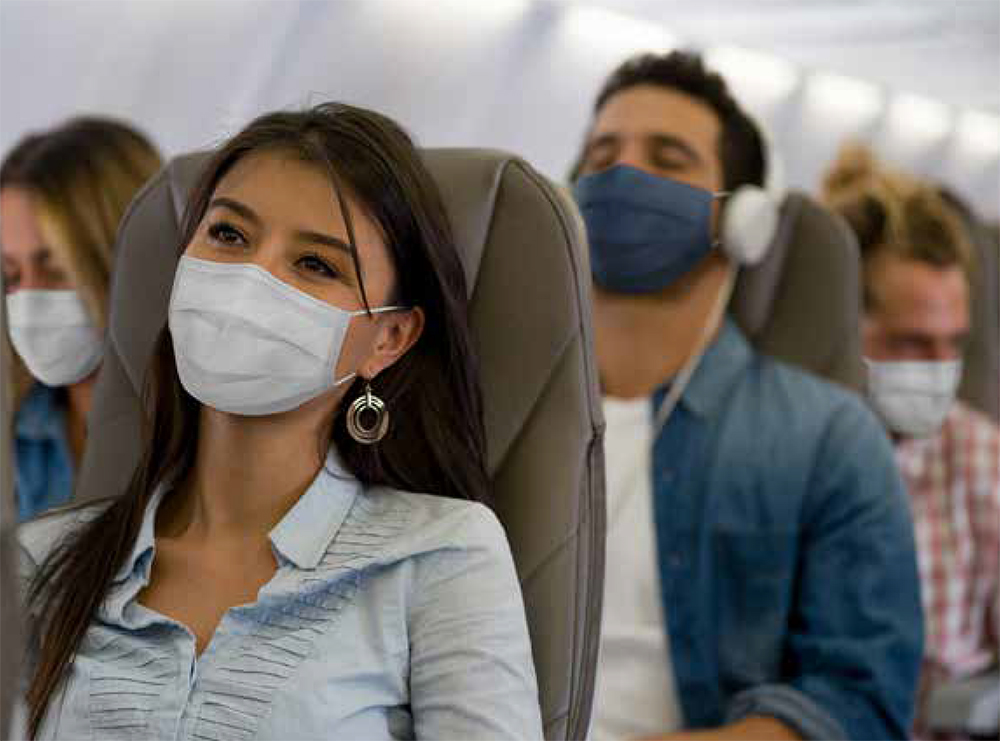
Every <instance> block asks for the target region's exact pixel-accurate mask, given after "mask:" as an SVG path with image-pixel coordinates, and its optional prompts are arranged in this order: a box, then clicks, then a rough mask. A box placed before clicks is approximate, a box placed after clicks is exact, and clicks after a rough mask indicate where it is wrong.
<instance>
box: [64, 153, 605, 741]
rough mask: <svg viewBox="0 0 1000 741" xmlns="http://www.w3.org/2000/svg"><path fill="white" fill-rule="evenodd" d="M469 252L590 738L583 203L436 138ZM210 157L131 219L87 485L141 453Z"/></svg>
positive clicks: (536, 560)
mask: <svg viewBox="0 0 1000 741" xmlns="http://www.w3.org/2000/svg"><path fill="white" fill-rule="evenodd" d="M425 161H426V162H427V165H428V167H429V168H430V170H431V172H432V173H433V175H434V176H435V178H436V179H437V181H438V183H439V185H440V187H441V190H442V193H443V196H444V200H445V204H446V207H447V209H448V213H449V216H450V219H451V222H452V226H453V229H454V232H455V236H456V240H457V243H458V245H459V249H460V251H461V253H462V256H463V261H464V264H465V267H466V273H467V276H468V278H469V286H470V291H471V296H472V308H471V312H472V326H473V330H474V332H475V335H476V339H477V343H478V348H479V352H480V354H481V359H482V368H483V387H484V389H485V395H486V399H485V402H486V427H487V436H488V444H489V466H490V472H491V474H492V476H493V481H494V486H495V499H496V509H497V513H498V515H499V517H500V519H501V521H502V522H503V523H504V525H505V527H506V528H507V533H508V536H509V538H510V541H511V545H512V549H513V552H514V557H515V560H516V562H517V567H518V572H519V574H520V577H521V583H522V587H523V590H524V597H525V601H526V604H527V610H528V621H529V625H530V629H531V637H532V643H533V648H534V655H535V665H536V668H537V672H538V679H539V685H540V693H541V704H542V716H543V720H544V723H545V733H546V737H547V738H551V739H566V738H582V737H584V735H585V734H586V730H587V724H588V721H589V717H590V703H591V694H592V690H593V683H594V672H595V665H596V660H597V646H598V630H599V619H598V617H599V615H600V606H601V595H602V583H603V582H602V578H603V558H604V541H603V533H604V511H605V510H604V476H603V453H602V447H601V435H602V430H603V422H602V419H601V412H600V405H599V399H598V390H597V388H598V387H597V378H596V371H595V366H594V364H593V361H592V356H593V353H592V343H593V340H592V334H591V329H590V323H589V315H588V312H589V305H590V298H589V290H590V288H589V286H590V277H589V269H588V266H587V262H586V259H585V254H586V249H585V243H584V240H583V237H582V231H581V230H580V226H579V222H578V221H577V220H576V218H577V217H576V214H575V211H574V210H573V209H572V207H571V206H570V205H568V204H567V203H566V201H565V197H564V196H563V195H562V194H561V193H559V192H557V191H556V189H555V188H553V187H552V186H551V185H549V184H548V183H547V182H546V181H545V180H544V179H543V178H541V177H540V176H539V175H538V174H537V173H536V172H534V171H533V170H532V169H531V168H530V167H529V166H528V165H527V164H525V163H524V162H522V161H520V160H518V159H516V158H514V157H511V156H509V155H506V154H502V153H499V152H489V151H481V150H455V149H453V150H447V149H440V150H427V151H426V152H425ZM204 162H205V156H204V155H192V156H188V157H182V158H179V159H176V160H174V161H173V162H172V163H170V164H169V165H168V166H167V167H166V169H165V170H164V171H163V172H161V173H160V175H159V176H157V178H156V179H155V180H154V181H153V182H151V183H150V184H149V185H148V186H147V187H146V188H145V189H144V190H143V192H142V193H141V194H140V195H139V196H137V198H136V200H135V202H134V203H133V204H132V206H131V208H130V210H129V213H128V214H127V215H126V217H125V220H124V221H123V223H122V226H121V230H120V232H119V243H118V254H117V265H116V270H115V281H114V286H113V289H112V299H111V315H110V330H109V340H108V347H107V354H106V359H105V362H104V366H103V367H102V370H101V373H100V377H99V380H98V382H97V387H96V390H95V397H94V409H93V411H92V412H91V416H90V420H89V428H90V437H89V440H88V445H87V452H86V457H85V460H84V464H83V469H82V472H81V476H80V482H79V489H78V497H80V498H82V499H89V498H94V497H102V496H107V495H114V494H117V493H119V492H121V491H122V489H123V487H124V486H125V484H126V481H127V479H128V477H129V474H130V473H131V471H132V469H133V467H134V466H135V464H136V459H137V455H138V451H139V407H138V394H139V391H140V389H141V386H142V379H143V371H144V369H145V367H146V365H147V362H148V360H149V357H150V354H151V350H152V347H153V343H154V340H155V337H156V335H157V332H158V331H159V330H160V328H161V327H162V326H164V324H165V322H166V316H167V302H168V298H169V293H170V287H171V284H172V280H173V275H174V269H175V264H176V260H177V247H178V241H179V235H178V221H179V217H180V215H181V212H182V209H183V205H184V203H185V198H186V194H187V192H188V190H189V188H190V187H191V185H192V181H193V180H194V178H195V176H196V175H197V173H198V171H199V170H200V168H201V167H203V166H204Z"/></svg>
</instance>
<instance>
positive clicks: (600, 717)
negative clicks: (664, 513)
mask: <svg viewBox="0 0 1000 741" xmlns="http://www.w3.org/2000/svg"><path fill="white" fill-rule="evenodd" d="M604 418H605V420H606V422H607V431H606V434H605V443H604V459H605V468H606V471H607V507H608V534H607V554H606V568H605V577H604V621H603V626H602V629H601V654H600V660H599V663H598V669H597V687H596V692H595V696H594V717H593V720H592V723H591V734H590V735H591V738H593V739H595V741H605V740H609V739H624V738H636V737H639V736H650V735H655V734H662V733H669V732H670V731H676V730H678V729H680V728H681V726H682V724H683V715H682V713H681V709H680V704H679V701H678V698H677V689H676V687H675V680H674V672H673V666H672V665H671V661H670V646H669V642H668V639H667V630H666V621H665V618H664V615H663V607H662V602H661V599H660V575H659V569H658V567H657V560H656V533H655V529H654V522H653V492H652V474H651V470H652V469H651V463H650V442H651V440H650V438H651V437H652V434H653V429H652V428H653V410H652V404H651V402H650V400H649V398H648V397H644V398H641V399H629V400H624V399H615V398H611V397H605V398H604Z"/></svg>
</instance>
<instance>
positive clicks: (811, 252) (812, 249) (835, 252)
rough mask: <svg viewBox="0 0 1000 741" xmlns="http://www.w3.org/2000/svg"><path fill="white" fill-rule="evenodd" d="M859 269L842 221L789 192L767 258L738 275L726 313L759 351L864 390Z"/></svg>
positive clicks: (855, 248) (852, 242) (854, 248)
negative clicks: (734, 320)
mask: <svg viewBox="0 0 1000 741" xmlns="http://www.w3.org/2000/svg"><path fill="white" fill-rule="evenodd" d="M859 271H860V258H859V255H858V246H857V242H856V241H855V239H854V236H853V234H852V233H851V231H850V229H849V228H848V227H847V225H846V224H845V223H844V222H843V220H841V219H840V217H838V216H835V215H834V214H832V213H831V212H830V211H828V210H827V209H825V208H824V207H822V206H820V205H819V204H818V203H816V202H815V201H813V200H812V199H811V198H809V197H808V196H806V195H804V194H802V193H796V192H793V193H789V194H788V196H787V197H786V198H785V200H784V202H783V203H782V206H781V217H780V220H779V225H778V231H777V233H776V235H775V238H774V241H773V242H772V244H771V248H770V250H769V251H768V254H767V256H766V257H765V259H764V260H763V261H762V262H761V263H759V264H758V265H755V266H754V267H751V268H745V269H744V270H743V271H742V272H741V273H740V277H739V280H738V281H737V283H736V290H735V292H734V294H733V299H732V302H731V303H730V313H731V314H732V316H733V317H734V318H735V319H736V322H737V323H738V324H739V325H740V326H741V327H742V328H743V330H744V331H745V332H746V333H747V335H748V337H749V338H750V342H751V343H752V344H753V345H754V347H756V348H757V349H758V350H760V351H761V352H764V353H766V354H768V355H770V356H772V357H775V358H778V359H780V360H783V361H785V362H788V363H792V364H794V365H797V366H799V367H801V368H805V369H806V370H808V371H811V372H813V373H815V374H816V375H819V376H822V377H824V378H827V379H829V380H832V381H836V382H837V383H840V384H842V385H844V386H847V387H848V388H852V389H854V390H856V391H862V390H863V388H864V375H863V369H862V365H861V337H860V327H861V325H860V321H861V320H860V310H861V294H860V286H861V282H860V280H861V279H860V274H859Z"/></svg>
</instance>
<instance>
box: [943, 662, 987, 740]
mask: <svg viewBox="0 0 1000 741" xmlns="http://www.w3.org/2000/svg"><path fill="white" fill-rule="evenodd" d="M927 723H928V726H929V727H930V730H931V731H933V732H935V733H938V732H940V733H949V734H954V733H960V734H963V735H966V736H967V737H968V738H974V739H975V738H997V735H998V733H1000V669H997V668H994V669H992V670H990V671H989V672H988V673H986V674H978V675H976V676H974V677H968V678H965V679H956V680H953V681H951V682H947V683H945V684H942V685H941V686H939V687H937V688H936V689H934V690H933V691H932V692H931V694H930V697H929V698H928V703H927Z"/></svg>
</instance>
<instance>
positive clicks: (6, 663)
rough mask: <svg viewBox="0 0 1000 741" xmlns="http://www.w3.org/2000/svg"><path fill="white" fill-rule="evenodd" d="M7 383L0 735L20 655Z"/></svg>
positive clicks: (1, 319) (1, 347) (0, 353)
mask: <svg viewBox="0 0 1000 741" xmlns="http://www.w3.org/2000/svg"><path fill="white" fill-rule="evenodd" d="M5 306H6V302H5V301H0V332H3V334H4V336H6V335H7V316H6V308H5ZM10 361H11V355H10V349H9V346H8V344H7V343H0V376H3V377H7V375H6V374H7V373H9V372H10V368H11V364H10ZM7 391H8V385H7V384H0V738H9V735H8V734H9V733H10V721H11V710H12V708H13V705H14V693H15V692H16V691H17V688H18V687H20V686H21V685H20V682H19V681H18V679H17V670H18V665H19V663H20V657H21V643H20V641H21V639H20V630H19V629H20V625H21V621H20V610H19V609H18V594H17V587H18V584H17V578H16V574H15V570H14V566H15V565H16V563H17V558H16V551H15V549H14V524H15V519H16V517H15V511H16V508H15V507H14V485H13V482H14V471H13V470H12V465H13V460H14V457H13V456H12V455H11V453H12V452H13V449H12V448H11V439H10V433H11V418H10V416H9V415H10V410H11V399H10V398H8V393H7Z"/></svg>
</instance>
